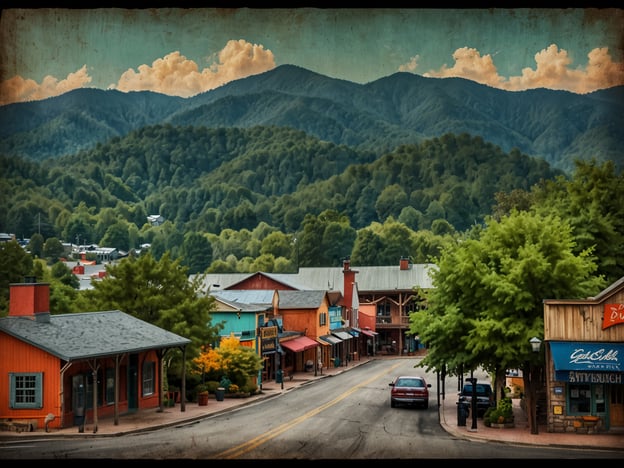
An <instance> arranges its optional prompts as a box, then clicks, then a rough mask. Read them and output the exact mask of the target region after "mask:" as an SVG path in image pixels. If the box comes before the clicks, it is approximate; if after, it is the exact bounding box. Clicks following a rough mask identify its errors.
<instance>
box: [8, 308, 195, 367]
mask: <svg viewBox="0 0 624 468" xmlns="http://www.w3.org/2000/svg"><path fill="white" fill-rule="evenodd" d="M49 318H50V320H49V322H46V321H40V320H37V319H33V318H32V317H24V316H22V317H2V318H0V331H2V332H5V333H7V334H8V335H11V336H13V337H15V338H17V339H19V340H21V341H24V342H26V343H29V344H31V345H33V346H35V347H37V348H40V349H42V350H44V351H46V352H48V353H49V354H52V355H53V356H56V357H58V358H60V359H63V360H65V361H75V360H81V359H87V358H96V357H103V356H113V355H116V354H121V353H135V352H140V351H146V350H150V349H162V348H170V347H178V346H185V345H188V344H189V343H191V340H189V339H187V338H183V337H181V336H179V335H176V334H175V333H171V332H169V331H167V330H164V329H162V328H160V327H157V326H156V325H152V324H151V323H148V322H145V321H143V320H140V319H137V318H135V317H133V316H131V315H128V314H126V313H124V312H121V311H119V310H111V311H102V312H84V313H77V314H63V315H50V317H49Z"/></svg>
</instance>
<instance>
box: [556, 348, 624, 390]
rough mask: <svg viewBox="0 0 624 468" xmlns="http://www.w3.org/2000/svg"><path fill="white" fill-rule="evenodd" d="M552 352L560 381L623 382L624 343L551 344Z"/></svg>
mask: <svg viewBox="0 0 624 468" xmlns="http://www.w3.org/2000/svg"><path fill="white" fill-rule="evenodd" d="M550 350H551V353H552V359H553V363H554V365H555V377H556V379H557V380H560V381H566V382H586V383H622V378H623V375H624V343H596V342H592V343H588V342H550Z"/></svg>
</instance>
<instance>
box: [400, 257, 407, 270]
mask: <svg viewBox="0 0 624 468" xmlns="http://www.w3.org/2000/svg"><path fill="white" fill-rule="evenodd" d="M399 269H400V270H409V259H408V258H406V257H401V261H400V263H399Z"/></svg>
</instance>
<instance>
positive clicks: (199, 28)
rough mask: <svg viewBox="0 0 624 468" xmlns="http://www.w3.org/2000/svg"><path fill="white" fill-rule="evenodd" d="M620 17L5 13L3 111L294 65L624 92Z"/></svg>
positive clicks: (571, 13) (200, 85)
mask: <svg viewBox="0 0 624 468" xmlns="http://www.w3.org/2000/svg"><path fill="white" fill-rule="evenodd" d="M623 38H624V10H623V9H588V8H578V9H573V8H571V9H540V8H536V9H531V8H529V9H465V10H458V9H446V8H445V9H442V8H441V9H405V10H402V9H394V8H392V9H386V10H384V9H378V8H373V9H366V8H362V9H352V10H349V9H314V8H293V9H270V8H269V9H248V8H236V9H214V8H192V9H159V8H157V9H144V10H138V9H128V10H122V9H112V8H101V9H79V10H74V9H12V8H9V9H5V10H3V11H2V16H1V17H0V105H2V104H7V103H10V102H19V101H25V100H36V99H43V98H45V97H49V96H54V95H58V94H62V93H63V92H67V91H69V90H71V89H74V88H77V87H96V88H102V89H108V88H117V89H120V90H122V91H130V90H140V89H149V90H153V91H156V92H162V93H166V94H172V95H180V96H191V95H194V94H197V93H199V92H203V91H206V90H209V89H213V88H214V87H217V86H220V85H222V84H224V83H227V82H228V81H231V80H234V79H239V78H243V77H245V76H249V75H252V74H257V73H262V72H264V71H267V70H270V69H271V68H274V67H275V66H279V65H283V64H292V65H298V66H301V67H304V68H307V69H309V70H312V71H314V72H317V73H320V74H323V75H327V76H330V77H334V78H340V79H345V80H349V81H353V82H356V83H367V82H370V81H374V80H377V79H379V78H381V77H384V76H388V75H391V74H393V73H395V72H397V71H409V72H412V73H416V74H418V75H423V76H432V77H446V76H462V77H465V78H468V79H471V80H474V81H477V82H480V83H483V84H487V85H490V86H494V87H499V88H501V89H507V90H510V91H515V90H522V89H530V88H538V87H545V88H551V89H565V90H569V91H572V92H576V93H586V92H591V91H594V90H596V89H603V88H608V87H612V86H616V85H622V84H624V65H623V63H624V58H623V50H622V47H623V45H624V41H623Z"/></svg>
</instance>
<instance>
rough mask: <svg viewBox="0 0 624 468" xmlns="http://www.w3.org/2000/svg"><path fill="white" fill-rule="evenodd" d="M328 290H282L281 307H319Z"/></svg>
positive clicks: (280, 294) (280, 296)
mask: <svg viewBox="0 0 624 468" xmlns="http://www.w3.org/2000/svg"><path fill="white" fill-rule="evenodd" d="M326 294H327V291H280V292H279V307H280V309H318V308H319V307H320V305H321V304H322V303H323V298H324V297H325V295H326Z"/></svg>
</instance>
